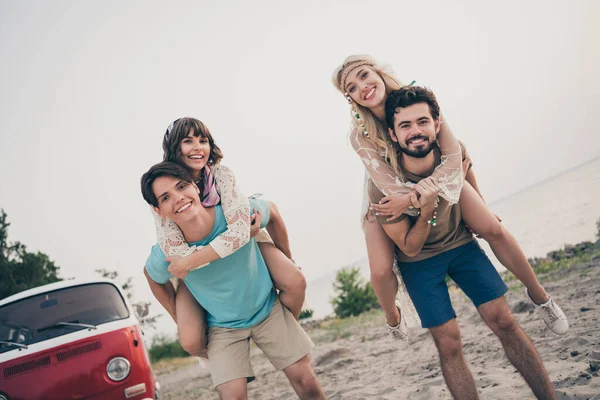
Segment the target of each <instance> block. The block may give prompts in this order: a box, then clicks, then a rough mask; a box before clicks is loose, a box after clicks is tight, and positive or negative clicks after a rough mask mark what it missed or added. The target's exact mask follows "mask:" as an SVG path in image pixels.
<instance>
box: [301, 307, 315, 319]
mask: <svg viewBox="0 0 600 400" xmlns="http://www.w3.org/2000/svg"><path fill="white" fill-rule="evenodd" d="M312 315H313V310H312V309H311V308H304V309H302V311H300V316H299V317H298V319H306V318H310V317H312Z"/></svg>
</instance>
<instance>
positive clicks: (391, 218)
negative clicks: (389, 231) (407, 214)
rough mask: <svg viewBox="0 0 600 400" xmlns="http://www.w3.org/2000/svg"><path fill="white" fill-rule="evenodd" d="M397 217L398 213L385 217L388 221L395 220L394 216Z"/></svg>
mask: <svg viewBox="0 0 600 400" xmlns="http://www.w3.org/2000/svg"><path fill="white" fill-rule="evenodd" d="M398 217H399V215H398V214H392V216H391V217H389V218H388V219H387V221H388V222H390V221H393V220H395V219H396V218H398Z"/></svg>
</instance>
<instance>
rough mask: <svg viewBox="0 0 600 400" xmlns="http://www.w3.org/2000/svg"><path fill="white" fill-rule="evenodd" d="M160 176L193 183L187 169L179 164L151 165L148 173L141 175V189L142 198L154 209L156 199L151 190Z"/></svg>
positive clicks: (156, 205) (156, 204) (164, 162)
mask: <svg viewBox="0 0 600 400" xmlns="http://www.w3.org/2000/svg"><path fill="white" fill-rule="evenodd" d="M161 176H172V177H173V178H177V179H180V180H182V181H184V182H188V183H192V182H193V181H194V180H193V179H192V176H191V175H190V172H189V171H188V169H187V168H185V167H184V166H183V165H181V164H178V163H174V162H167V161H163V162H161V163H158V164H155V165H153V166H152V167H151V168H150V169H149V170H148V172H146V173H145V174H144V175H142V179H141V187H142V197H143V198H144V200H146V202H147V203H148V204H150V205H151V206H154V207H158V199H157V198H156V194H154V191H153V190H152V184H153V183H154V181H155V180H156V179H157V178H160V177H161Z"/></svg>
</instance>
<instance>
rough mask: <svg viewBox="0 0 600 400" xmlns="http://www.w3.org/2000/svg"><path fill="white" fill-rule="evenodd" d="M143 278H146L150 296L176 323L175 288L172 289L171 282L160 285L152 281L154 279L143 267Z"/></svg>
mask: <svg viewBox="0 0 600 400" xmlns="http://www.w3.org/2000/svg"><path fill="white" fill-rule="evenodd" d="M144 276H145V277H146V280H147V281H148V285H150V290H151V291H152V294H153V295H154V297H155V298H156V300H158V302H159V303H160V305H161V306H163V308H164V309H165V310H167V312H168V313H169V315H170V316H171V318H173V321H175V322H177V316H176V313H175V288H174V287H173V284H172V283H171V281H167V282H166V283H162V284H161V283H158V282H156V281H154V279H152V278H151V277H150V275H148V271H146V267H144Z"/></svg>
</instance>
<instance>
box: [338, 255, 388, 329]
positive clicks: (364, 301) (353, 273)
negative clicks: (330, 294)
mask: <svg viewBox="0 0 600 400" xmlns="http://www.w3.org/2000/svg"><path fill="white" fill-rule="evenodd" d="M333 288H334V291H335V297H334V298H333V299H331V305H332V306H333V311H334V312H335V315H337V316H338V317H339V318H346V317H349V316H352V315H359V314H361V313H363V312H365V311H368V310H370V309H372V308H374V307H377V305H378V304H379V303H378V301H377V297H376V296H375V292H374V291H373V287H371V284H370V283H369V282H365V281H364V279H363V278H362V277H361V276H360V270H359V269H358V268H349V267H346V268H342V269H341V270H340V271H338V273H337V275H336V278H335V282H334V283H333Z"/></svg>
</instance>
